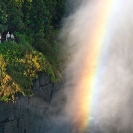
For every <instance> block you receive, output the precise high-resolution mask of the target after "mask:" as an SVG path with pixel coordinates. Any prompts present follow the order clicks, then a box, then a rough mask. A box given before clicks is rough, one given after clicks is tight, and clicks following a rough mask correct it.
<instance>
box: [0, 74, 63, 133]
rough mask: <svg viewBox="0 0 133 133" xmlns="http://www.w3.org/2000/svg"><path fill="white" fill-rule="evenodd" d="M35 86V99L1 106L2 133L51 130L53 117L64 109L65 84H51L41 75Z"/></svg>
mask: <svg viewBox="0 0 133 133" xmlns="http://www.w3.org/2000/svg"><path fill="white" fill-rule="evenodd" d="M33 86H34V87H33V92H34V96H33V97H31V98H29V97H26V96H25V97H24V96H21V97H20V98H17V99H16V101H15V102H14V103H11V102H9V103H1V104H0V133H46V132H48V130H49V128H51V125H50V119H51V117H52V116H55V115H57V114H58V113H59V112H60V111H61V110H62V108H63V107H64V103H65V97H64V93H63V83H51V82H50V78H49V76H47V75H46V74H41V75H39V77H38V79H37V80H36V81H34V85H33Z"/></svg>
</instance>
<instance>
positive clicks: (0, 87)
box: [0, 0, 65, 101]
mask: <svg viewBox="0 0 133 133" xmlns="http://www.w3.org/2000/svg"><path fill="white" fill-rule="evenodd" d="M64 2H65V1H64V0H55V1H52V0H32V1H31V0H9V1H5V0H0V3H1V5H0V13H1V14H2V15H1V16H0V33H2V36H3V37H4V32H5V33H6V32H7V31H9V32H11V33H14V35H15V39H16V42H12V41H4V42H2V43H1V44H0V100H3V101H9V100H14V98H15V97H16V96H17V95H19V94H23V95H28V96H32V95H33V93H32V91H31V88H32V85H33V80H34V79H36V78H37V77H38V74H39V73H43V72H46V73H47V74H48V75H49V76H50V78H51V82H56V81H60V80H61V79H62V78H61V74H60V73H61V71H62V62H63V57H62V56H60V54H59V53H60V52H59V51H60V50H59V49H60V47H61V44H60V43H59V41H58V40H57V34H58V32H59V30H60V25H61V18H62V17H63V14H64V5H65V4H64Z"/></svg>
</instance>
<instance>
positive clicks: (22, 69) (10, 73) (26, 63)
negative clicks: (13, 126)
mask: <svg viewBox="0 0 133 133" xmlns="http://www.w3.org/2000/svg"><path fill="white" fill-rule="evenodd" d="M23 47H25V48H23ZM39 72H46V73H47V74H48V75H50V77H51V81H52V82H55V81H56V80H59V78H60V77H59V75H58V74H59V73H58V72H55V71H54V68H53V67H52V65H50V63H49V62H48V60H47V59H46V57H45V56H44V55H43V54H42V53H40V52H37V51H35V50H34V49H32V48H31V47H29V46H28V47H27V45H18V44H16V43H14V42H4V43H3V44H2V45H1V46H0V97H1V98H0V99H1V100H13V99H14V97H15V95H17V94H20V93H22V94H23V95H29V96H30V95H32V91H31V87H32V85H33V79H36V78H37V77H38V73H39Z"/></svg>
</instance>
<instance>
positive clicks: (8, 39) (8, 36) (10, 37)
mask: <svg viewBox="0 0 133 133" xmlns="http://www.w3.org/2000/svg"><path fill="white" fill-rule="evenodd" d="M5 40H6V41H10V40H11V41H15V37H14V35H13V33H11V34H10V33H9V31H8V32H7V34H6V39H5ZM1 42H2V34H1V33H0V43H1Z"/></svg>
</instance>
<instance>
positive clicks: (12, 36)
mask: <svg viewBox="0 0 133 133" xmlns="http://www.w3.org/2000/svg"><path fill="white" fill-rule="evenodd" d="M11 40H12V41H13V42H14V40H15V38H14V35H13V33H12V34H11Z"/></svg>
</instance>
